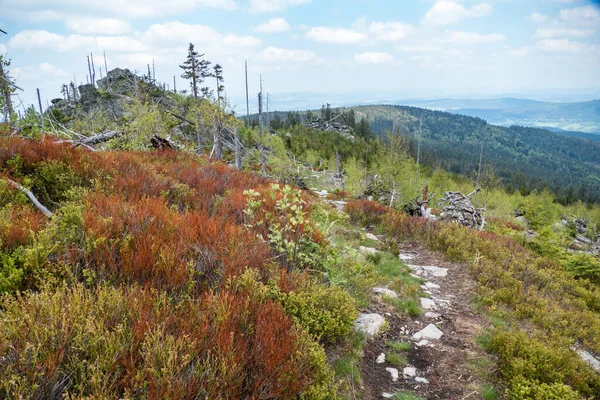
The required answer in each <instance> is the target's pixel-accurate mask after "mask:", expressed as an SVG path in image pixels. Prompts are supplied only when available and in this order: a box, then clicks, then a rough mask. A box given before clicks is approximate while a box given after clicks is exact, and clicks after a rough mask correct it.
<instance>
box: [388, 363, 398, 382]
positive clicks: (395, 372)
mask: <svg viewBox="0 0 600 400" xmlns="http://www.w3.org/2000/svg"><path fill="white" fill-rule="evenodd" d="M385 370H386V371H387V372H389V373H390V375H391V376H392V381H393V382H396V381H397V380H398V377H399V376H400V374H399V373H398V370H397V369H396V368H391V367H387V368H386V369H385Z"/></svg>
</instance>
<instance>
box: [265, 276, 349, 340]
mask: <svg viewBox="0 0 600 400" xmlns="http://www.w3.org/2000/svg"><path fill="white" fill-rule="evenodd" d="M274 297H276V298H277V299H278V300H279V301H280V302H281V304H282V305H283V308H284V309H285V311H286V313H287V314H288V315H290V316H291V317H292V318H294V319H295V320H296V321H298V323H299V324H300V325H301V326H302V327H304V328H306V329H307V330H308V332H310V333H311V334H312V335H313V336H314V337H315V338H317V339H319V340H321V341H323V342H333V341H335V340H336V339H337V338H338V337H340V336H344V335H347V334H348V333H350V331H351V329H352V325H353V323H354V320H355V319H356V316H357V312H356V306H355V304H354V299H353V298H352V297H351V296H350V295H349V294H348V292H346V291H345V290H344V289H342V288H339V287H335V286H324V285H322V284H318V283H312V282H311V283H308V284H306V285H305V286H304V287H303V288H302V289H301V290H299V291H298V292H290V293H287V294H285V293H275V294H274Z"/></svg>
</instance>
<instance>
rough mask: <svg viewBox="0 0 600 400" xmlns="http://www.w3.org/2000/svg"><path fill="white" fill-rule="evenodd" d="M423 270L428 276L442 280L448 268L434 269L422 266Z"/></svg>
mask: <svg viewBox="0 0 600 400" xmlns="http://www.w3.org/2000/svg"><path fill="white" fill-rule="evenodd" d="M421 268H423V269H424V270H425V271H427V273H429V274H430V275H433V276H436V277H439V278H443V277H444V276H447V275H448V268H440V267H434V266H429V265H426V266H423V267H421Z"/></svg>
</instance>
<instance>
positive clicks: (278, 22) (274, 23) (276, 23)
mask: <svg viewBox="0 0 600 400" xmlns="http://www.w3.org/2000/svg"><path fill="white" fill-rule="evenodd" d="M255 30H256V31H258V32H262V33H278V32H286V31H289V30H290V24H289V23H288V22H287V21H286V20H285V19H283V18H271V19H270V20H269V21H267V22H265V23H264V24H261V25H259V26H257V27H256V28H255Z"/></svg>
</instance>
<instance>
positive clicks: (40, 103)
mask: <svg viewBox="0 0 600 400" xmlns="http://www.w3.org/2000/svg"><path fill="white" fill-rule="evenodd" d="M36 90H37V98H38V105H39V106H40V116H41V117H42V130H43V129H44V126H45V125H44V112H43V111H42V97H41V96H40V89H36Z"/></svg>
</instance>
